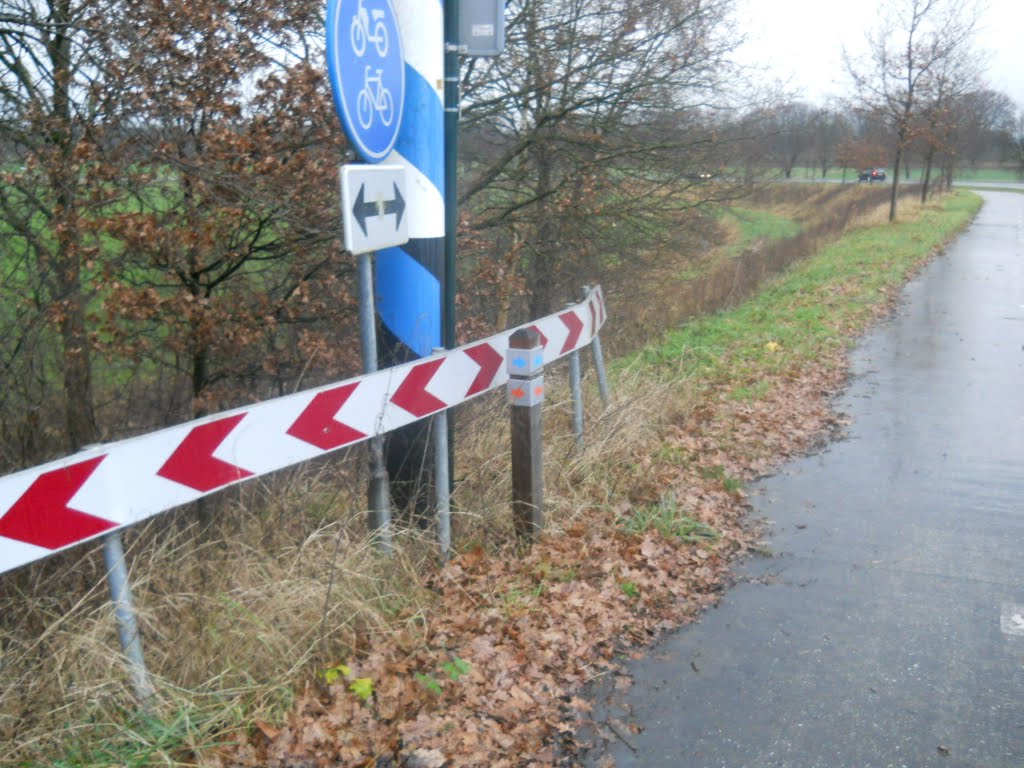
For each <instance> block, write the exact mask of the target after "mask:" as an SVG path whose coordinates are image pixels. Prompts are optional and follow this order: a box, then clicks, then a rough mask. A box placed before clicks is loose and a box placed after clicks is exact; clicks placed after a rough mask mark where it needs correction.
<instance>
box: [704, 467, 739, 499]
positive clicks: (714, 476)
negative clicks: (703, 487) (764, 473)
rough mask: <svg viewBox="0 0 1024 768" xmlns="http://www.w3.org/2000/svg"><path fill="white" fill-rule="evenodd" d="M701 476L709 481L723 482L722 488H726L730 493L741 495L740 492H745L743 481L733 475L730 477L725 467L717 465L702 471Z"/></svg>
mask: <svg viewBox="0 0 1024 768" xmlns="http://www.w3.org/2000/svg"><path fill="white" fill-rule="evenodd" d="M701 475H703V476H704V477H705V478H707V479H708V480H719V481H721V483H722V488H724V489H725V490H726V491H727V492H728V493H739V492H740V491H742V490H743V481H742V480H740V479H739V478H738V477H733V476H732V475H730V474H729V473H728V472H726V470H725V467H723V466H721V465H717V464H716V465H715V466H713V467H708V468H707V469H703V470H701Z"/></svg>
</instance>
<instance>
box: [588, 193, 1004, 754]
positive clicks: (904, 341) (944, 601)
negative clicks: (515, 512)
mask: <svg viewBox="0 0 1024 768" xmlns="http://www.w3.org/2000/svg"><path fill="white" fill-rule="evenodd" d="M984 197H985V199H986V203H985V206H984V207H983V209H982V211H981V213H980V214H979V216H978V218H977V219H976V220H975V222H974V224H973V225H972V226H971V227H970V229H969V230H968V231H967V232H966V233H965V234H964V235H963V236H962V237H960V238H959V239H958V240H957V241H956V242H955V243H954V244H953V245H952V246H951V247H950V248H949V249H948V250H947V252H946V253H945V254H944V255H942V256H940V257H939V258H937V259H936V260H935V261H933V262H932V263H931V264H930V265H929V266H928V267H927V268H926V269H925V270H924V271H923V273H922V274H921V275H920V276H919V277H918V278H917V279H916V280H914V281H913V282H912V283H911V284H910V285H908V286H907V288H906V289H905V292H904V296H903V302H902V304H901V308H900V309H899V310H898V311H897V313H896V314H895V315H894V316H893V317H892V318H891V319H890V320H888V321H886V322H884V323H883V324H881V325H880V326H879V327H878V328H876V329H875V330H874V331H873V332H872V333H870V334H869V335H868V336H867V337H865V339H864V340H863V341H862V343H861V344H860V345H859V347H858V349H857V351H856V353H855V356H854V363H853V378H852V381H851V384H850V386H849V388H848V390H847V391H846V393H845V394H844V395H843V396H842V397H841V398H840V400H839V402H837V405H836V407H837V409H838V410H840V411H842V412H844V413H846V414H847V415H848V416H849V417H850V427H849V434H848V437H847V438H846V439H844V440H841V441H839V442H836V443H834V444H833V445H831V446H830V447H829V448H828V449H826V450H825V451H823V452H822V453H820V454H817V455H813V456H809V457H807V458H804V459H802V460H799V461H796V462H793V463H791V464H789V465H787V466H786V467H785V468H784V469H783V471H782V472H780V474H778V475H777V476H775V477H772V478H770V479H767V480H765V481H763V482H761V483H759V484H757V486H756V487H755V488H754V489H753V503H754V505H755V508H756V511H755V514H759V515H761V516H763V517H765V518H767V519H768V520H770V521H771V530H772V534H771V535H770V537H769V538H768V540H767V542H766V543H767V546H768V548H769V549H770V551H771V552H772V553H773V555H772V556H771V557H760V558H755V559H752V560H750V561H748V562H746V563H745V564H743V565H742V566H741V574H740V576H741V583H740V584H738V585H737V586H736V587H734V588H732V589H731V590H730V591H729V592H727V593H726V595H725V596H724V598H723V600H722V601H721V604H720V606H719V607H718V608H716V609H712V610H710V611H708V612H707V613H706V614H705V615H704V617H703V618H702V619H701V620H700V621H699V622H698V623H696V624H694V625H691V626H689V627H685V628H683V629H682V630H680V631H679V632H677V633H675V634H673V635H672V636H670V637H669V638H667V639H666V640H665V641H663V642H662V644H661V645H660V646H658V647H657V648H655V649H653V650H652V651H651V653H650V654H649V655H648V657H647V658H645V659H643V660H641V661H639V662H634V663H631V664H629V665H628V669H629V672H630V673H631V674H632V676H633V678H634V685H633V686H632V688H631V689H630V690H629V691H627V692H625V693H619V692H616V693H615V694H613V695H612V698H611V700H610V701H607V700H605V694H602V695H601V699H600V700H599V701H598V703H597V708H596V710H595V718H596V719H597V720H598V721H604V722H605V723H606V727H604V728H602V729H601V732H602V734H603V735H604V737H605V739H606V740H605V739H602V738H600V737H599V738H597V742H598V743H597V746H596V747H595V748H594V749H593V750H591V752H590V753H589V754H587V755H586V758H585V760H584V763H585V764H586V765H589V766H598V765H601V766H604V765H610V764H611V762H610V759H614V761H615V762H614V764H615V765H617V766H620V768H626V767H628V766H678V767H680V768H684V767H687V766H700V767H701V768H712V767H715V768H717V767H719V766H722V767H724V768H762V767H767V766H779V767H782V766H786V767H791V768H815V767H817V766H822V767H823V768H825V767H827V768H838V767H840V766H857V767H858V768H868V767H869V766H908V767H912V768H922V767H924V766H948V767H950V768H953V767H954V766H956V767H966V766H971V767H976V768H1001V767H1003V766H1005V767H1006V768H1009V767H1011V766H1012V767H1014V768H1019V767H1020V766H1024V195H1016V194H1011V193H1002V192H997V193H985V194H984ZM631 725H632V726H634V728H633V729H631V728H630V726H631ZM636 728H639V732H638V733H634V732H633V730H635V729H636Z"/></svg>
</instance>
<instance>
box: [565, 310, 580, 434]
mask: <svg viewBox="0 0 1024 768" xmlns="http://www.w3.org/2000/svg"><path fill="white" fill-rule="evenodd" d="M565 306H566V307H572V306H573V305H572V304H566V305H565ZM569 389H570V390H571V391H572V431H573V434H574V435H576V450H578V451H582V450H583V377H582V376H581V375H580V351H579V350H578V349H574V350H573V351H572V352H570V353H569Z"/></svg>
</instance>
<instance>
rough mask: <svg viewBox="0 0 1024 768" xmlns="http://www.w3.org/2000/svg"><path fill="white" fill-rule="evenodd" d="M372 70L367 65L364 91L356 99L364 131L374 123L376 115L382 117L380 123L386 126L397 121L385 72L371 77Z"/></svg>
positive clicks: (357, 112) (378, 71)
mask: <svg viewBox="0 0 1024 768" xmlns="http://www.w3.org/2000/svg"><path fill="white" fill-rule="evenodd" d="M371 69H372V67H371V66H370V65H369V64H367V65H366V71H365V73H364V74H363V90H361V91H360V92H359V96H358V97H357V98H356V117H358V119H359V125H361V126H362V127H363V129H364V130H365V129H366V128H369V127H370V125H371V124H372V123H373V116H374V114H379V115H380V121H381V123H383V124H384V125H385V126H389V125H391V121H392V120H394V119H395V102H394V99H392V97H391V91H389V90H388V89H387V88H385V87H384V82H383V78H382V75H383V72H384V70H382V69H378V70H377V74H376V75H375V76H373V77H371V76H370V70H371ZM371 86H375V87H372V88H371Z"/></svg>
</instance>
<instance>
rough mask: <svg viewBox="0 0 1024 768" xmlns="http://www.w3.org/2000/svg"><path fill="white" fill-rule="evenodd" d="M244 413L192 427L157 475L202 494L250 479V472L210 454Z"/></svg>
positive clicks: (243, 416) (242, 417)
mask: <svg viewBox="0 0 1024 768" xmlns="http://www.w3.org/2000/svg"><path fill="white" fill-rule="evenodd" d="M244 418H245V414H244V413H240V414H238V415H237V416H228V417H226V418H223V419H218V420H217V421H211V422H209V423H207V424H201V425H199V426H198V427H195V428H194V429H193V430H192V431H191V432H189V433H188V434H187V435H185V439H184V440H182V441H181V445H179V446H178V447H177V448H176V449H175V451H174V453H172V454H171V456H170V458H169V459H167V461H166V462H164V465H163V466H162V467H160V469H159V470H158V471H157V474H158V475H160V477H165V478H167V479H168V480H173V481H174V482H176V483H181V484H182V485H187V486H188V487H189V488H194V489H195V490H197V491H202V492H203V493H206V492H208V491H212V490H214V489H216V488H220V487H221V486H224V485H227V484H228V483H233V482H235V481H236V480H242V479H243V478H246V477H252V472H249V471H248V470H246V469H242V468H241V467H236V466H235V465H234V464H229V463H228V462H226V461H223V460H221V459H218V458H217V457H216V456H214V455H213V452H214V451H216V450H217V449H218V448H219V447H220V444H221V443H223V442H224V440H225V439H226V438H227V436H228V435H230V434H231V430H233V429H234V428H235V427H236V426H237V425H238V422H240V421H241V420H242V419H244Z"/></svg>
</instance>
